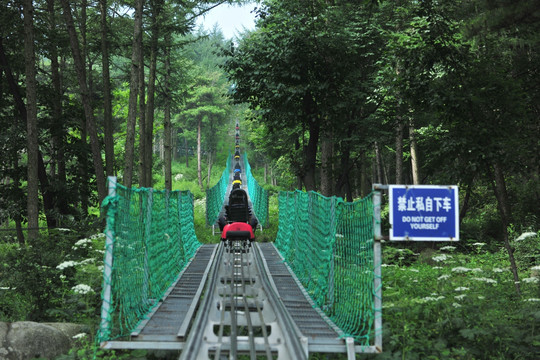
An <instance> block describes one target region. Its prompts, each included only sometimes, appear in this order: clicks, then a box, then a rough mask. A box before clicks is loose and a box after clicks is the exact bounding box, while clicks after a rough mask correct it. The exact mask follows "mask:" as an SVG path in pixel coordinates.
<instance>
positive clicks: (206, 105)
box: [181, 73, 228, 189]
mask: <svg viewBox="0 0 540 360" xmlns="http://www.w3.org/2000/svg"><path fill="white" fill-rule="evenodd" d="M224 94H225V89H224V88H223V86H220V81H219V73H211V74H201V75H200V76H199V77H198V78H197V79H196V83H195V84H194V86H193V87H192V88H191V89H190V91H189V92H188V97H187V98H186V104H185V108H184V110H183V111H182V114H181V116H182V117H183V118H185V119H186V120H187V121H188V122H189V123H190V124H194V125H195V126H196V128H197V174H198V175H197V176H198V180H199V186H200V188H201V189H203V188H204V186H203V177H202V151H203V148H202V140H203V139H202V137H203V134H204V135H205V143H206V152H207V156H208V167H209V168H211V167H212V163H213V157H214V154H215V151H216V145H217V141H218V137H219V135H218V134H219V133H218V129H220V128H221V127H222V125H223V124H224V122H225V119H226V118H227V115H228V110H227V107H226V106H225V99H224V97H223V95H224ZM207 187H208V182H207Z"/></svg>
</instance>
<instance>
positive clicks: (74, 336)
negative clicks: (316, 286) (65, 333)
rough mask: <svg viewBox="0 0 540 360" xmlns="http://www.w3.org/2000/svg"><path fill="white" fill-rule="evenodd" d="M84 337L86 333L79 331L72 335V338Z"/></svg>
mask: <svg viewBox="0 0 540 360" xmlns="http://www.w3.org/2000/svg"><path fill="white" fill-rule="evenodd" d="M84 337H86V333H80V334H77V335H73V336H72V338H73V339H82V338H84Z"/></svg>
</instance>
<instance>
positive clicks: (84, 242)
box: [73, 239, 92, 250]
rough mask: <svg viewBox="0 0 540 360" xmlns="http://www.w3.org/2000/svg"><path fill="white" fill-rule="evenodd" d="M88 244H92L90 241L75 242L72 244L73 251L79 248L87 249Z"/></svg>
mask: <svg viewBox="0 0 540 360" xmlns="http://www.w3.org/2000/svg"><path fill="white" fill-rule="evenodd" d="M88 244H92V240H90V239H81V240H79V241H77V242H76V243H75V244H73V250H77V249H78V248H80V247H83V248H85V247H87V246H88Z"/></svg>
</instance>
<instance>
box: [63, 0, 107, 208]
mask: <svg viewBox="0 0 540 360" xmlns="http://www.w3.org/2000/svg"><path fill="white" fill-rule="evenodd" d="M61 3H62V8H63V10H64V17H65V20H66V25H67V29H68V33H69V42H70V45H71V50H72V52H73V59H74V63H75V69H76V72H77V78H78V80H79V87H80V91H81V100H82V103H83V108H84V115H85V119H86V125H87V129H88V132H89V133H90V145H91V147H92V158H93V161H94V170H95V172H96V182H97V188H98V196H99V201H100V202H101V200H103V199H104V198H105V196H106V195H107V188H106V181H105V171H104V169H103V161H102V160H101V149H100V145H99V139H98V137H97V129H96V124H95V121H94V113H93V110H92V104H91V99H90V94H89V92H88V87H87V85H86V78H85V74H84V63H83V58H82V57H81V52H80V49H79V41H78V40H77V34H76V32H75V26H74V25H73V18H72V16H71V8H70V5H69V3H68V0H61Z"/></svg>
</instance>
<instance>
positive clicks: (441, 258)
mask: <svg viewBox="0 0 540 360" xmlns="http://www.w3.org/2000/svg"><path fill="white" fill-rule="evenodd" d="M449 258H450V256H449V255H446V254H441V255H436V256H434V257H432V258H431V259H433V261H436V262H441V261H445V260H448V259H449Z"/></svg>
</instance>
